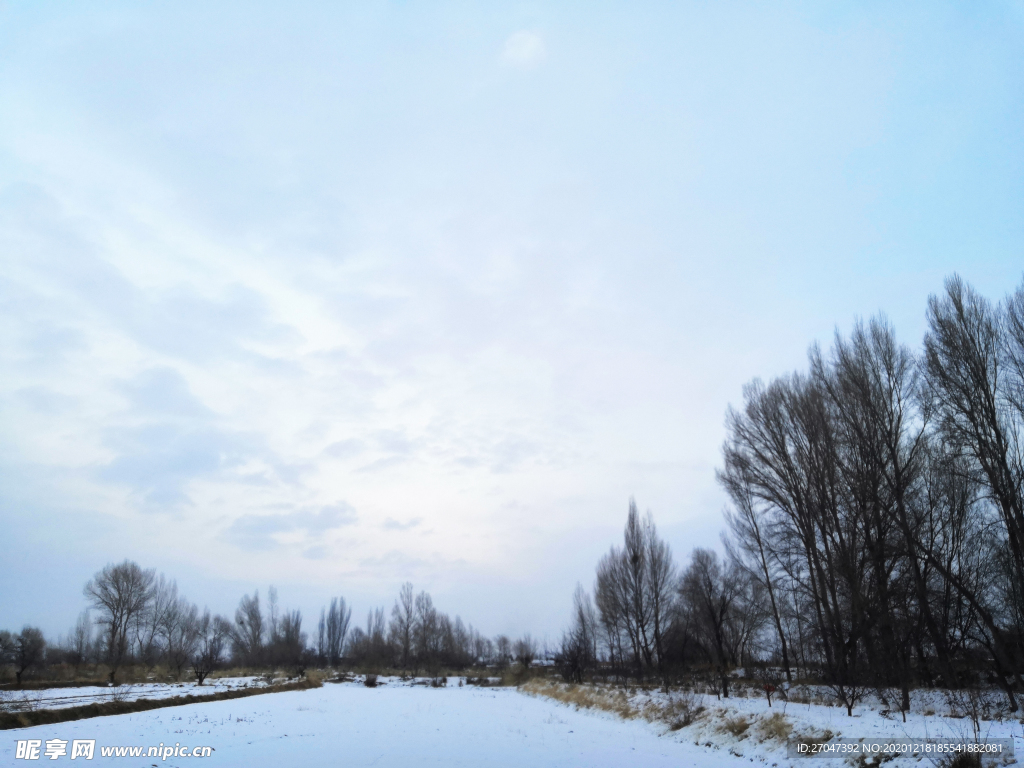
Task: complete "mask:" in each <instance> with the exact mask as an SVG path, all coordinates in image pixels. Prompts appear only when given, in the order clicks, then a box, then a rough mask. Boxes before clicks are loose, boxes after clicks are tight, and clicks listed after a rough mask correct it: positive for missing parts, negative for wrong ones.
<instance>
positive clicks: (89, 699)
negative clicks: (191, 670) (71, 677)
mask: <svg viewBox="0 0 1024 768" xmlns="http://www.w3.org/2000/svg"><path fill="white" fill-rule="evenodd" d="M267 685H268V683H267V681H266V679H265V678H263V677H224V678H218V679H214V678H207V680H206V682H205V683H203V685H201V686H200V685H196V684H195V683H194V682H189V683H139V684H133V685H119V686H111V687H107V686H98V685H95V686H93V685H89V686H79V687H74V688H43V689H40V690H34V691H29V690H21V691H19V690H13V691H0V707H3V708H5V709H7V711H9V712H23V711H26V710H36V709H64V708H66V707H77V706H81V705H83V704H98V703H102V702H106V701H136V700H138V699H169V698H173V697H175V696H209V695H210V694H211V693H220V692H221V691H233V690H235V689H237V688H263V687H266V686H267Z"/></svg>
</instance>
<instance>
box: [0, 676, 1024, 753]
mask: <svg viewBox="0 0 1024 768" xmlns="http://www.w3.org/2000/svg"><path fill="white" fill-rule="evenodd" d="M249 682H250V683H252V682H253V681H251V680H250V681H249ZM218 683H220V684H222V685H225V686H226V685H230V682H227V681H218ZM382 683H383V685H381V686H380V687H378V688H366V687H364V686H363V685H362V684H361V683H359V682H353V683H342V684H326V685H324V687H323V688H319V689H312V690H306V691H295V692H288V693H274V694H268V695H264V696H253V697H248V698H242V699H234V700H229V701H219V702H209V703H197V704H190V705H186V706H180V707H168V708H164V709H158V710H152V711H148V712H142V713H135V714H129V715H118V716H113V717H102V718H93V719H89V720H79V721H74V722H68V723H61V724H56V725H45V726H36V727H33V728H22V729H16V730H9V731H5V732H4V733H3V735H2V737H0V765H4V766H6V765H19V764H26V763H23V762H22V761H20V760H16V759H15V755H16V745H17V742H18V741H19V740H21V741H26V740H29V739H35V740H39V741H40V742H41V743H42V744H43V745H45V742H46V741H47V740H51V739H60V740H63V741H67V742H68V743H69V747H70V743H71V742H72V741H73V740H75V739H86V740H89V739H94V740H95V742H96V749H95V757H94V760H93V761H92V764H101V765H102V764H122V765H135V764H138V765H144V766H151V765H153V764H157V765H167V766H174V765H194V764H196V762H197V761H196V760H195V758H192V757H174V756H170V757H168V758H167V759H157V758H148V759H143V760H138V759H137V760H135V761H131V760H128V761H127V762H125V758H123V757H120V758H119V757H104V756H103V754H102V748H103V747H115V746H138V747H144V748H148V747H150V746H158V745H163V746H166V745H171V746H173V745H175V744H180V745H184V746H188V747H190V748H191V747H194V746H209V747H213V749H214V752H213V754H212V756H210V757H208V758H205V759H203V760H202V761H201V764H205V765H210V766H253V767H254V768H258V767H259V766H275V767H276V766H291V765H296V766H297V765H303V766H319V765H327V766H334V765H345V766H376V767H384V766H403V767H404V766H421V765H427V766H429V765H437V766H441V765H443V766H474V768H476V767H477V766H531V768H533V767H534V766H560V767H561V766H595V768H601V767H602V766H609V767H610V766H615V767H616V768H618V767H620V766H655V767H657V766H708V767H709V768H710V766H725V767H726V768H728V767H729V766H740V765H747V766H749V765H751V764H752V763H753V764H755V765H766V766H785V765H801V764H804V761H803V760H790V759H789V758H788V757H787V754H786V737H787V735H805V736H822V735H825V734H826V733H829V734H831V735H832V736H835V737H838V736H843V737H847V738H887V739H891V738H921V737H932V738H935V737H943V736H946V737H950V736H952V737H956V738H963V737H968V738H969V737H970V736H971V727H970V724H969V721H967V720H965V719H962V718H951V717H948V716H946V712H945V711H940V712H937V713H936V714H931V715H925V714H924V713H923V712H918V713H914V714H912V715H910V716H909V717H908V722H907V723H906V724H904V723H903V722H902V720H901V719H900V717H899V715H898V714H896V715H889V716H883V715H882V714H880V713H879V711H878V710H872V709H870V708H867V707H861V708H858V709H857V710H856V711H855V715H854V717H852V718H851V717H847V715H846V711H845V709H842V708H839V707H832V706H825V705H822V704H795V703H792V702H790V703H785V702H778V701H776V702H775V703H774V706H773V707H772V708H770V709H769V708H768V706H767V702H766V701H765V700H764V699H763V698H760V699H758V698H742V697H738V698H730V699H729V700H727V701H726V700H719V699H717V698H716V697H714V696H703V697H696V698H695V699H692V700H691V701H690V704H691V705H692V706H694V707H703V711H702V712H701V713H700V716H699V717H697V718H696V719H695V720H694V721H693V722H692V723H691V724H690V725H687V726H685V727H682V728H678V729H675V730H672V729H671V728H670V727H669V724H668V723H666V722H665V721H662V720H659V719H658V718H657V717H651V716H649V714H650V712H652V711H654V710H655V709H657V707H664V705H665V704H667V703H669V702H670V701H672V700H676V703H677V704H678V700H679V699H680V698H682V697H683V696H685V695H684V694H680V693H669V694H664V693H661V692H658V691H634V692H633V693H631V694H630V695H629V696H628V697H626V698H627V701H628V705H629V706H628V707H627V708H626V709H625V710H624V711H627V712H629V713H630V714H629V716H628V717H627V718H626V719H623V718H622V717H620V716H619V715H618V714H615V713H613V712H607V711H602V710H600V709H595V708H586V707H584V708H577V707H576V706H574V705H572V704H566V703H561V702H559V701H556V700H555V699H553V698H550V697H549V696H548V695H536V694H535V695H528V694H526V693H524V692H521V691H517V690H515V689H512V688H498V687H495V688H478V687H476V686H464V687H460V686H459V685H458V679H457V678H452V679H449V681H448V687H445V688H433V687H430V686H429V685H425V683H426V681H422V680H421V681H415V682H408V681H406V682H401V681H398V680H396V679H394V678H384V679H382ZM544 685H546V684H540V686H539V687H537V686H534V690H535V691H540V690H543V686H544ZM556 687H560V688H561V689H562V690H563V691H564V690H565V687H564V686H551V688H552V689H554V688H556ZM206 688H207V687H206V686H204V689H206ZM585 690H586V691H588V692H593V691H594V690H595V689H593V688H589V687H588V688H587V689H585ZM197 692H198V691H197ZM608 693H609V694H610V695H612V696H614V697H618V698H617V700H621V699H622V698H623V694H622V693H621V692H620V691H619V690H618V689H615V690H612V689H608ZM644 713H647V715H648V716H647V719H645V714H644ZM780 715H781V716H783V718H784V719H783V720H781V722H780V718H779V716H780ZM773 717H774V720H772V718H773ZM773 724H774V725H773ZM780 724H781V725H783V726H784V727H783V728H781V729H780V728H779V725H780ZM981 736H982V737H983V738H1012V739H1014V742H1015V748H1016V750H1017V752H1018V754H1024V753H1022V752H1021V751H1020V750H1022V749H1024V727H1022V725H1021V722H1020V720H1019V719H1005V718H1004V719H1002V720H1001V721H998V720H995V721H986V722H984V723H983V724H982V733H981ZM69 752H70V749H69ZM142 755H143V756H144V755H145V751H143V752H142ZM41 759H45V757H43V756H42V755H41ZM58 759H61V760H67V759H70V757H69V756H63V757H60V758H58ZM820 759H826V758H820ZM934 762H935V761H929V760H927V759H925V760H923V761H921V760H913V761H908V760H902V761H895V762H892V763H889V764H888V765H889V766H891V767H892V768H897V766H901V765H911V764H913V765H915V766H916V765H921V766H922V767H927V768H930V767H931V765H932V764H933V763H934ZM812 764H813V763H812ZM818 764H819V765H820V766H821V768H841V766H846V765H852V764H853V761H849V760H838V761H832V760H828V761H827V762H825V763H818Z"/></svg>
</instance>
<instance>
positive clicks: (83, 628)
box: [67, 610, 93, 675]
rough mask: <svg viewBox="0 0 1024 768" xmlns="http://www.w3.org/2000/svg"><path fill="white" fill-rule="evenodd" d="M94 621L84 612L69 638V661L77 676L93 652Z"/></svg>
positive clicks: (87, 612)
mask: <svg viewBox="0 0 1024 768" xmlns="http://www.w3.org/2000/svg"><path fill="white" fill-rule="evenodd" d="M92 643H93V641H92V619H91V618H90V616H89V611H87V610H86V611H82V612H81V613H80V614H79V616H78V621H76V622H75V626H74V628H73V629H72V630H71V634H70V635H69V636H68V643H67V644H68V648H67V651H68V661H70V662H71V665H72V667H74V670H75V674H76V675H77V674H78V670H79V668H80V667H81V666H82V665H83V664H85V663H86V662H88V660H89V655H90V653H91V652H92Z"/></svg>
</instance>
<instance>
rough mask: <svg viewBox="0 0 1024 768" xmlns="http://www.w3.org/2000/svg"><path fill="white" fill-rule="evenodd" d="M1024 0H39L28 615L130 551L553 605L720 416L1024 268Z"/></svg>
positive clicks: (48, 622) (12, 609)
mask: <svg viewBox="0 0 1024 768" xmlns="http://www.w3.org/2000/svg"><path fill="white" fill-rule="evenodd" d="M1022 59H1024V6H1022V5H1021V4H1020V3H986V4H970V5H968V4H953V3H933V2H928V3H917V4H914V3H907V4H900V5H898V6H893V5H892V4H883V3H849V4H829V5H827V6H826V5H825V4H821V3H806V4H799V3H797V4H785V3H777V4H771V5H766V4H761V3H749V4H746V3H686V2H681V3H663V4H662V3H618V4H615V3H587V4H539V3H538V4H531V3H516V4H495V3H487V4H484V3H481V4H468V3H430V4H426V3H366V4H345V5H344V7H336V4H323V5H320V4H309V3H300V4H287V5H283V4H264V5H259V4H251V3H246V4H240V3H239V4H232V3H219V4H215V5H214V4H209V3H193V4H190V3H183V2H175V3H146V4H138V3H123V4H119V3H104V4H90V5H77V6H70V5H67V4H57V3H51V4H47V3H17V2H7V3H4V4H3V5H2V6H0V105H2V106H0V263H2V270H0V316H2V322H0V361H2V368H0V371H2V372H0V516H2V521H3V527H4V529H5V540H6V542H7V543H6V544H5V546H4V547H3V548H0V593H2V594H3V595H4V597H3V600H2V601H0V626H3V627H10V628H18V627H20V626H21V625H22V624H23V623H26V622H31V623H35V624H39V625H41V626H42V627H43V628H44V630H46V631H47V632H48V633H50V634H54V633H57V632H61V631H64V630H65V629H66V628H67V627H68V626H70V624H71V623H72V622H73V620H74V617H75V615H76V614H77V612H78V611H79V610H80V609H81V608H82V607H83V606H84V601H83V598H82V596H81V586H82V584H83V583H84V582H85V581H86V579H88V577H89V576H90V575H91V574H92V573H93V572H95V571H96V570H97V569H99V568H100V567H102V566H103V565H104V564H105V563H107V562H108V561H112V560H120V559H123V558H125V557H130V558H133V559H135V560H137V561H139V562H140V563H141V564H143V565H145V566H148V567H155V568H158V569H160V570H162V571H164V572H166V573H167V574H168V575H169V576H171V577H174V578H177V580H178V582H179V586H180V587H181V589H182V590H183V591H184V592H185V593H186V594H188V595H189V596H190V597H191V598H192V599H194V600H196V601H198V602H200V603H201V604H202V603H205V604H208V605H209V606H210V607H211V608H212V609H214V610H218V611H223V612H230V611H232V610H233V608H234V606H235V604H236V603H237V600H238V597H240V595H241V594H242V593H243V592H251V590H252V589H254V588H257V587H259V588H261V589H264V590H265V589H266V586H267V585H268V584H270V583H274V584H276V585H277V586H278V589H279V592H280V594H281V601H282V603H283V604H285V605H288V606H291V607H297V608H301V609H302V610H303V611H304V613H305V614H306V615H307V616H308V617H309V618H310V619H312V618H313V613H314V612H315V611H318V609H319V606H320V605H321V604H322V603H323V602H325V601H326V600H327V599H328V597H329V596H330V595H332V594H343V595H345V596H346V598H347V599H348V600H349V601H350V602H352V603H354V605H355V607H356V613H357V615H362V614H364V613H365V611H366V610H368V609H369V608H371V607H373V606H376V605H380V604H386V605H390V604H391V602H392V601H393V599H394V595H395V594H396V593H397V590H398V587H399V585H400V584H401V583H402V582H404V581H406V580H411V581H412V582H413V583H414V584H415V585H416V587H417V588H418V589H419V588H423V589H428V590H429V591H431V592H432V593H433V595H434V598H435V602H436V603H437V604H438V605H439V607H441V608H442V609H445V610H447V611H449V612H451V613H453V614H454V613H459V614H461V615H462V616H463V618H464V619H467V620H470V621H473V622H474V623H475V624H477V625H478V626H479V627H480V628H481V629H482V630H483V631H485V632H487V633H497V632H515V633H518V632H521V631H525V630H533V631H534V632H535V633H537V634H539V635H542V636H543V635H545V634H546V635H548V637H549V638H551V639H554V638H555V636H556V634H557V632H558V631H559V629H560V627H561V624H562V621H563V616H564V614H565V612H566V611H567V609H568V605H569V600H570V596H571V593H572V589H573V586H574V584H575V583H576V581H578V580H579V581H583V582H584V584H586V585H589V583H590V581H591V579H592V576H593V567H594V564H595V562H596V560H597V558H598V557H599V556H600V554H601V553H602V552H603V551H605V550H606V549H607V547H608V546H609V545H610V544H612V543H613V542H616V541H617V540H618V539H619V538H620V532H621V527H622V524H623V522H624V520H625V514H626V509H627V505H628V500H629V497H630V496H631V495H633V496H635V497H636V499H637V502H638V504H639V506H640V507H641V508H642V509H650V510H652V511H653V513H654V515H655V519H656V520H657V522H658V524H659V526H660V529H661V530H662V532H663V533H664V534H665V536H666V537H667V538H668V540H669V542H670V543H671V545H672V547H673V550H674V552H675V553H676V556H677V559H679V560H682V559H683V558H684V557H685V555H686V553H688V552H689V551H690V549H692V548H693V547H694V546H698V545H714V544H715V542H716V541H717V537H718V534H719V531H720V530H721V528H722V522H721V516H720V512H721V509H722V506H723V505H724V503H725V500H724V497H723V494H722V493H721V492H720V491H719V489H718V488H717V487H716V485H715V481H714V469H715V467H716V465H717V464H718V461H719V447H720V444H721V441H722V439H723V436H724V433H723V428H722V423H723V416H724V412H725V409H726V407H727V405H728V404H729V403H737V402H738V401H739V398H740V391H741V387H742V385H743V384H744V383H745V382H746V381H748V380H749V379H751V378H753V377H755V376H760V377H763V378H770V377H771V376H774V375H777V374H780V373H783V372H786V371H788V370H791V369H793V368H796V367H800V366H802V365H803V364H804V360H805V355H806V350H807V347H808V345H809V344H810V343H812V342H814V341H815V340H818V341H821V342H825V343H827V342H828V340H829V338H830V337H831V335H832V333H833V332H834V330H835V329H836V328H837V327H838V328H839V329H847V328H849V326H850V325H851V323H852V322H853V321H854V319H855V318H857V317H866V316H869V315H871V314H873V313H876V312H880V311H881V312H885V313H887V314H888V315H889V316H890V318H891V319H892V320H893V322H894V324H895V326H896V328H897V331H898V333H899V334H900V335H901V337H902V338H903V339H904V340H905V341H906V342H907V343H908V344H910V345H912V346H915V347H916V346H917V345H918V344H919V341H920V338H921V336H922V333H923V330H924V308H925V302H926V299H927V296H928V295H929V293H933V292H936V291H938V290H940V289H941V286H942V280H943V278H944V277H945V276H947V275H949V274H950V273H952V272H954V271H956V272H959V273H960V274H962V275H963V276H964V277H965V278H966V279H968V280H969V281H971V282H972V283H973V284H974V285H975V286H976V287H977V288H979V289H980V290H981V291H983V292H984V293H986V294H988V295H989V296H991V297H993V298H999V297H1001V296H1002V295H1003V294H1005V293H1007V292H1008V291H1010V290H1011V289H1012V288H1014V287H1015V286H1016V285H1018V284H1019V282H1020V280H1021V278H1022V273H1024V253H1022V245H1024V155H1022V149H1024V131H1022V130H1021V126H1024V61H1022Z"/></svg>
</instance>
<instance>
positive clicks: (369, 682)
mask: <svg viewBox="0 0 1024 768" xmlns="http://www.w3.org/2000/svg"><path fill="white" fill-rule="evenodd" d="M363 685H365V686H366V687H367V688H376V687H377V676H376V675H375V674H373V673H372V672H371V673H369V674H367V675H366V677H365V678H364V679H363Z"/></svg>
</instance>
